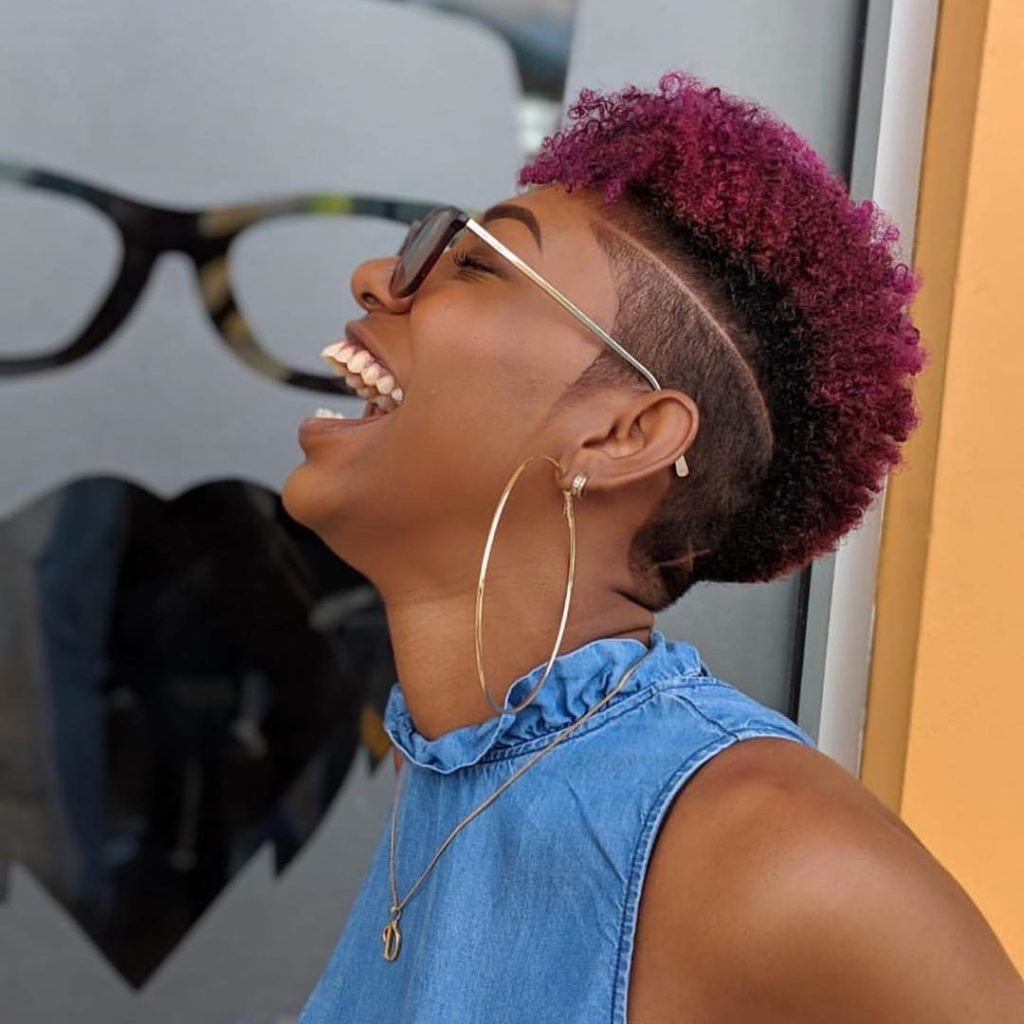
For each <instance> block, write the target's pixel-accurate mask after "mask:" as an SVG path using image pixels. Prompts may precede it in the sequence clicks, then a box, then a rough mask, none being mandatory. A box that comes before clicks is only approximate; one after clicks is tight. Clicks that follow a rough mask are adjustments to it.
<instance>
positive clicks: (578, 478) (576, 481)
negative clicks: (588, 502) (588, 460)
mask: <svg viewBox="0 0 1024 1024" xmlns="http://www.w3.org/2000/svg"><path fill="white" fill-rule="evenodd" d="M589 479H590V477H589V476H588V475H587V474H586V473H577V474H576V475H575V476H574V477H573V478H572V494H573V497H574V498H582V497H583V488H584V487H586V486H587V481H588V480H589Z"/></svg>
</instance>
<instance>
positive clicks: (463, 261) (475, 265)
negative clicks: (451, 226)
mask: <svg viewBox="0 0 1024 1024" xmlns="http://www.w3.org/2000/svg"><path fill="white" fill-rule="evenodd" d="M452 263H454V264H455V266H457V267H458V268H459V272H460V276H472V275H473V274H474V273H478V274H497V271H496V270H495V269H494V268H493V267H491V266H489V265H488V264H486V263H484V262H483V261H482V260H478V259H477V258H476V257H474V256H471V255H470V254H469V253H467V252H459V251H455V252H453V253H452Z"/></svg>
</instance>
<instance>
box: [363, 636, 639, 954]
mask: <svg viewBox="0 0 1024 1024" xmlns="http://www.w3.org/2000/svg"><path fill="white" fill-rule="evenodd" d="M651 653H652V652H651V651H650V650H648V651H647V652H646V653H645V654H644V655H642V656H641V657H640V658H639V659H638V660H637V661H636V662H634V663H633V664H632V665H631V666H630V667H629V668H628V669H626V671H625V672H624V673H623V675H622V678H621V679H620V680H619V681H618V682H617V683H616V684H615V686H614V688H613V689H611V690H609V691H608V693H606V694H605V695H604V696H603V697H602V698H601V699H600V700H599V701H598V702H597V703H596V704H595V705H594V706H593V707H592V708H589V709H588V710H587V711H586V712H584V714H582V715H581V716H580V717H579V718H577V719H576V721H575V722H573V723H572V724H571V725H568V726H566V728H565V729H563V730H562V731H561V732H560V733H559V734H558V735H557V736H556V737H555V738H554V739H553V740H552V741H551V742H550V743H549V744H548V745H547V746H546V747H544V748H543V749H542V750H539V751H537V753H536V754H534V755H533V757H531V758H530V760H529V761H527V762H526V764H524V765H523V766H522V768H519V769H518V770H517V771H515V772H514V773H513V774H512V775H510V776H509V777H508V778H507V779H506V780H505V781H504V782H503V783H502V784H501V785H500V786H499V787H498V788H497V789H496V790H495V791H494V792H493V793H491V795H490V796H488V797H485V798H484V800H483V801H481V802H480V803H479V804H477V805H476V807H474V808H473V810H471V811H470V812H469V814H467V815H466V816H465V817H464V818H463V819H462V821H460V822H459V823H458V825H456V826H455V828H453V829H452V830H451V832H449V833H448V836H447V838H446V839H445V840H444V842H443V843H441V845H440V846H439V847H438V848H437V850H436V851H435V853H434V856H433V857H431V858H430V863H429V864H427V866H426V867H425V868H424V869H423V872H422V873H421V874H420V876H419V878H417V879H416V881H415V882H413V884H412V888H411V889H410V890H409V891H408V892H407V893H406V894H405V896H404V897H403V898H402V899H401V900H399V898H398V885H397V883H396V881H395V834H396V829H397V824H396V823H397V818H398V815H397V812H398V796H399V793H400V792H401V787H402V779H403V777H404V775H405V772H404V770H403V771H400V772H399V773H398V780H397V782H396V783H395V796H394V800H393V801H392V804H391V846H390V850H389V856H388V861H389V866H390V875H391V917H390V919H389V920H388V923H387V924H386V925H385V926H384V930H383V931H382V932H381V941H382V942H383V944H384V959H385V960H397V959H398V954H399V952H400V951H401V948H402V933H401V932H400V931H399V928H398V922H399V919H400V918H401V916H402V911H403V910H404V909H405V906H406V904H407V903H408V902H409V900H411V899H412V898H413V896H414V895H415V894H416V893H417V892H418V891H419V888H420V886H421V885H422V884H423V882H424V881H425V880H426V877H427V875H429V874H430V872H431V871H432V870H433V869H434V865H435V864H436V863H437V862H438V860H439V859H440V857H441V854H443V853H444V851H445V850H447V849H448V847H449V846H450V845H451V842H452V840H453V839H454V838H455V837H456V836H457V835H458V834H459V833H460V832H461V831H462V830H463V829H464V828H465V827H466V826H467V825H468V824H469V823H470V822H471V821H472V820H473V819H474V818H475V817H476V816H477V815H478V814H480V813H481V812H482V811H484V810H485V809H486V808H487V807H489V806H490V805H491V804H492V803H494V801H495V800H497V799H498V797H499V796H501V794H502V793H504V792H505V790H506V789H508V787H509V786H511V785H512V783H513V782H515V781H516V779H518V778H519V777H520V776H521V775H522V774H523V773H524V772H526V771H528V770H529V769H530V768H532V767H533V766H534V765H535V764H536V763H537V762H538V761H539V760H540V759H541V758H542V757H543V756H544V755H545V754H547V753H548V752H549V751H550V750H553V749H554V748H555V747H557V746H558V744H559V743H561V742H562V740H564V739H566V738H567V737H568V736H570V735H571V734H572V733H574V732H575V731H576V730H577V729H578V728H579V727H580V726H581V725H583V723H584V722H585V721H586V720H587V719H588V718H590V716H591V715H593V714H594V713H595V712H597V711H598V710H599V709H600V708H602V707H604V705H605V704H607V703H608V701H609V700H611V699H612V697H614V696H615V694H616V693H618V692H619V690H621V689H622V687H623V686H624V685H625V684H626V680H627V679H629V677H630V676H631V675H632V674H633V672H634V671H635V670H636V669H637V668H639V667H640V665H641V663H642V662H643V661H644V660H645V659H646V658H648V657H649V656H650V654H651ZM403 767H404V766H403Z"/></svg>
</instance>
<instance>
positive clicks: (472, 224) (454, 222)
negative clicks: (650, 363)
mask: <svg viewBox="0 0 1024 1024" xmlns="http://www.w3.org/2000/svg"><path fill="white" fill-rule="evenodd" d="M464 228H465V229H466V230H468V231H471V232H472V233H473V234H474V235H476V236H477V238H479V239H481V240H482V241H484V242H486V243H487V244H488V245H489V246H490V247H491V248H492V249H494V250H495V251H496V252H498V253H499V254H500V255H501V256H503V257H504V258H505V259H506V260H508V261H509V262H510V263H511V264H512V265H513V266H514V267H515V268H516V269H517V270H519V271H520V272H521V273H523V274H525V275H526V277H528V278H529V279H530V280H531V281H532V282H533V283H534V284H535V285H537V286H538V287H539V288H541V289H543V290H544V291H545V292H547V294H548V295H550V296H551V298H553V299H554V300H555V301H556V302H557V303H558V304H559V305H560V306H561V307H562V308H563V309H565V310H567V311H568V312H569V313H571V314H572V315H573V316H574V317H576V319H577V320H579V321H580V323H582V324H583V325H584V326H585V327H587V328H588V329H589V330H590V331H592V332H593V333H594V334H596V335H597V336H598V337H599V338H600V339H601V340H602V341H603V342H604V343H605V344H606V345H608V346H609V347H610V348H611V349H612V350H613V351H615V352H616V353H617V354H618V355H619V356H621V357H622V358H623V359H625V360H626V362H627V363H629V365H630V366H632V367H633V368H634V369H635V370H637V371H638V372H639V373H640V374H642V375H643V377H644V379H645V380H647V382H648V383H649V384H650V385H651V387H653V388H654V390H655V391H660V390H661V385H660V384H659V383H658V380H657V378H656V377H655V376H654V374H653V373H651V371H650V370H648V369H647V367H646V366H644V364H643V363H641V362H640V360H639V359H636V358H635V357H634V356H632V355H630V353H629V352H627V351H626V349H625V348H623V347H622V345H620V344H619V343H618V342H617V341H616V340H615V339H614V338H613V337H612V336H611V335H610V334H608V333H607V332H606V331H605V330H604V329H603V328H601V327H599V326H598V325H597V324H596V323H594V321H593V320H591V319H590V317H589V316H587V314H586V313H584V312H583V310H581V309H580V308H579V307H578V306H577V305H575V303H573V302H570V300H569V299H567V298H566V297H565V296H564V295H563V294H562V293H561V292H560V291H559V290H558V289H557V288H555V287H554V285H552V284H550V283H549V282H547V281H545V280H544V278H543V277H541V275H540V274H538V273H537V271H535V270H534V269H533V268H532V267H531V266H530V265H529V264H528V263H526V262H525V261H523V260H522V259H520V258H519V257H518V256H517V255H516V254H515V253H514V252H512V250H511V249H509V248H508V246H506V245H504V244H503V243H502V242H500V241H499V240H498V239H497V238H495V237H494V235H492V234H491V233H490V232H489V231H488V230H487V229H486V228H485V227H484V226H483V225H482V224H480V223H478V222H477V221H475V220H474V219H473V218H472V217H471V216H470V215H469V214H468V213H466V211H465V210H460V209H459V208H458V207H456V206H438V207H436V208H435V209H433V210H431V211H430V212H429V213H428V214H427V215H426V216H425V217H424V218H423V219H422V220H420V221H417V222H416V223H415V224H413V226H412V227H411V228H410V229H409V234H408V235H407V236H406V239H405V241H404V242H403V243H402V248H401V249H399V251H398V262H397V263H396V264H395V269H394V273H393V274H392V277H391V284H390V289H391V294H392V295H393V296H394V297H395V298H405V297H406V296H408V295H412V293H413V292H415V291H416V289H417V288H419V286H420V285H421V284H422V283H423V281H424V279H425V278H426V276H427V274H429V273H430V270H431V268H432V267H433V266H434V264H435V263H436V262H437V261H438V259H439V258H440V256H441V253H443V252H444V251H445V249H447V248H448V246H449V245H450V244H451V243H452V241H453V240H454V238H455V237H456V235H458V234H459V232H461V231H462V230H463V229H464Z"/></svg>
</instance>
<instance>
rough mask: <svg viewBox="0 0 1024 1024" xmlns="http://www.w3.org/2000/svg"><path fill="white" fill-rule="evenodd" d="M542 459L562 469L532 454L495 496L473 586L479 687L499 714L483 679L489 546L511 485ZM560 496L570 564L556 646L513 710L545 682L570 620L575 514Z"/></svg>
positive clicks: (567, 493) (500, 710)
mask: <svg viewBox="0 0 1024 1024" xmlns="http://www.w3.org/2000/svg"><path fill="white" fill-rule="evenodd" d="M541 459H543V460H544V461H545V462H550V463H551V465H552V466H554V467H555V469H557V470H558V471H559V472H561V471H562V467H561V465H560V464H559V463H558V461H557V460H555V459H553V458H551V456H549V455H531V456H530V458H528V459H527V460H526V461H525V462H523V463H521V464H520V465H519V467H518V469H516V471H515V472H514V473H513V474H512V476H511V477H510V478H509V481H508V483H507V484H505V489H504V490H503V491H502V492H501V497H500V498H499V499H498V507H497V508H496V509H495V510H494V516H493V518H492V519H491V528H490V530H489V531H488V533H487V542H486V544H484V556H483V559H482V560H481V562H480V579H479V580H478V581H477V587H476V671H477V675H478V676H479V678H480V689H481V691H482V692H483V695H484V696H485V697H486V698H487V700H488V702H489V703H490V705H491V707H492V708H494V710H495V711H497V712H498V713H499V714H504V713H505V710H506V709H505V708H502V707H499V706H498V705H497V704H496V703H495V702H494V699H493V698H492V697H491V695H490V693H489V692H488V690H487V681H486V680H485V679H484V639H483V632H484V631H483V625H484V586H485V584H486V582H487V566H488V564H489V562H490V560H491V549H492V548H493V547H494V537H495V534H497V532H498V523H499V522H500V521H501V516H502V513H503V512H504V511H505V504H506V503H507V502H508V498H509V495H510V494H511V493H512V488H513V487H515V485H516V481H517V480H518V479H519V477H520V476H521V475H522V473H523V470H525V469H526V467H527V466H528V465H529V464H530V463H531V462H537V461H538V460H541ZM562 498H563V503H564V509H563V510H564V512H565V518H566V520H567V521H568V524H569V567H568V572H567V575H566V581H565V599H564V601H563V602H562V619H561V622H559V624H558V635H557V636H556V637H555V645H554V647H553V648H552V649H551V657H550V658H548V663H547V665H546V667H545V668H544V673H543V675H542V676H541V677H540V681H539V682H538V683H537V685H536V686H535V687H534V688H533V690H532V692H531V693H530V696H529V697H527V698H526V699H525V700H524V701H523V702H522V703H521V704H517V705H516V706H515V707H512V708H509V709H508V710H509V711H512V712H518V711H522V709H523V708H525V707H526V705H527V704H529V703H530V701H532V700H533V698H534V697H536V696H537V694H538V693H540V688H541V687H542V686H543V685H544V683H545V682H547V678H548V675H549V674H550V673H551V666H552V665H554V663H555V658H557V657H558V648H559V647H561V645H562V637H563V636H565V624H566V623H567V622H568V621H569V603H570V601H571V600H572V585H573V580H574V579H575V576H576V515H575V513H574V511H573V504H572V492H571V491H562Z"/></svg>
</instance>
